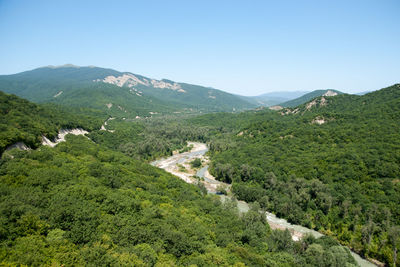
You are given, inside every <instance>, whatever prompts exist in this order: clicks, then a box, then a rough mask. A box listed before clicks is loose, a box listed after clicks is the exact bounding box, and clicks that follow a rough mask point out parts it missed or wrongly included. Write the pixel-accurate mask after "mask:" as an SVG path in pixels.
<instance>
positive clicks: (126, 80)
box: [95, 73, 186, 93]
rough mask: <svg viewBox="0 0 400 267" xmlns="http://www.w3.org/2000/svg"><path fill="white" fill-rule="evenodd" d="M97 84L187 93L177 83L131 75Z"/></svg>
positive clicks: (109, 78)
mask: <svg viewBox="0 0 400 267" xmlns="http://www.w3.org/2000/svg"><path fill="white" fill-rule="evenodd" d="M95 81H96V82H104V83H109V84H114V85H117V86H119V87H123V86H126V87H129V88H132V87H134V86H136V85H138V84H141V85H144V86H147V87H153V88H161V89H170V90H174V91H178V92H180V93H185V92H186V91H185V90H183V89H182V87H181V85H180V84H178V83H175V82H167V81H164V80H161V81H159V80H155V79H152V80H149V79H146V78H139V77H137V76H135V75H133V74H131V73H128V74H123V75H121V76H118V77H115V76H112V75H110V76H107V77H105V78H104V79H103V80H100V79H98V80H95Z"/></svg>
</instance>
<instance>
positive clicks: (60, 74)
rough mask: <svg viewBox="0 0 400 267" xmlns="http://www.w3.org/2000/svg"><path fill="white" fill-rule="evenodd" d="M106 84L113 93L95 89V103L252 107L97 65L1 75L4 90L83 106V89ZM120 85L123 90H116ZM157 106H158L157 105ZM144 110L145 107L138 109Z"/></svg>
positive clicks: (221, 108)
mask: <svg viewBox="0 0 400 267" xmlns="http://www.w3.org/2000/svg"><path fill="white" fill-rule="evenodd" d="M106 85H108V87H107V88H112V87H115V89H113V91H114V92H113V94H104V93H102V94H100V93H99V92H96V94H97V97H96V98H95V102H101V100H104V101H102V102H106V103H112V104H114V105H115V106H118V105H119V106H121V102H120V101H119V100H118V99H115V98H125V99H126V100H127V101H128V102H129V103H130V104H129V105H130V107H128V106H127V105H126V104H125V107H124V108H125V109H127V110H128V109H132V108H135V107H136V106H138V105H139V106H140V105H142V106H146V107H147V106H149V103H150V102H153V104H152V105H150V107H149V109H147V110H146V112H156V111H172V110H174V111H176V110H178V109H184V108H192V109H196V110H201V111H235V110H242V109H246V108H251V107H253V105H252V104H250V103H249V102H247V101H244V100H242V99H240V98H238V97H236V96H234V95H232V94H229V93H226V92H223V91H220V90H217V89H213V88H206V87H203V86H198V85H192V84H186V83H176V82H173V81H169V80H155V79H151V78H147V77H144V76H141V75H137V74H132V73H128V72H118V71H115V70H112V69H104V68H98V67H78V66H71V65H65V66H60V67H52V66H50V67H43V68H38V69H34V70H31V71H26V72H22V73H18V74H14V75H2V76H0V90H2V91H5V92H8V93H13V94H16V95H18V96H21V97H24V98H27V99H29V100H31V101H35V102H53V101H61V102H63V100H64V101H65V102H66V103H74V105H80V106H84V105H85V104H86V102H85V101H84V102H83V103H82V101H81V98H80V97H79V96H81V95H82V94H84V92H82V90H83V89H85V90H86V89H87V88H90V89H91V90H90V91H89V90H88V92H87V93H89V94H92V93H93V92H94V91H96V90H98V91H100V92H103V90H102V88H104V87H105V86H106ZM118 88H120V90H117V89H118ZM77 90H78V91H80V93H79V94H78V95H79V96H78V95H77V94H72V95H71V94H67V93H71V92H74V91H77ZM127 93H129V94H128V95H127ZM100 95H101V96H100ZM114 97H115V98H114ZM84 98H87V97H86V96H85V97H84ZM59 99H61V100H59ZM140 102H142V104H140ZM157 106H159V108H156V107H157ZM104 107H105V106H104ZM104 107H103V108H104ZM141 109H142V107H140V108H139V110H138V112H140V111H141ZM141 115H144V114H141Z"/></svg>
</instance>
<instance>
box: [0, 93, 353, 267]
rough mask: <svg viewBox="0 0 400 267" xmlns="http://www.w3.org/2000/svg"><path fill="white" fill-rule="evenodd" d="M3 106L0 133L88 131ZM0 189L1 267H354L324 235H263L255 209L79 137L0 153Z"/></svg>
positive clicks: (17, 105)
mask: <svg viewBox="0 0 400 267" xmlns="http://www.w3.org/2000/svg"><path fill="white" fill-rule="evenodd" d="M2 99H3V100H2V105H1V106H2V108H3V107H4V110H3V111H2V112H3V114H4V115H5V116H2V123H3V126H2V127H3V130H4V131H6V132H8V133H12V131H13V130H15V129H20V131H21V135H28V136H33V137H32V138H34V137H35V136H37V135H41V134H43V133H52V132H53V131H56V130H57V129H58V128H57V127H58V126H59V125H61V126H68V125H69V126H71V127H72V126H74V127H75V126H82V127H83V126H84V125H86V124H79V122H80V119H81V120H82V121H83V123H85V122H86V118H80V117H79V116H78V115H74V116H71V117H69V119H71V120H74V119H77V122H70V121H68V120H67V121H65V122H64V121H62V120H60V121H59V118H58V117H57V116H58V115H57V114H53V113H51V111H54V110H56V108H55V107H52V108H54V109H51V108H49V107H44V106H40V105H36V104H32V103H29V102H28V101H25V100H22V99H19V98H17V97H15V96H9V95H5V94H2ZM52 115H53V116H54V117H52ZM64 115H70V114H67V113H65V114H64ZM75 116H78V117H75ZM29 118H32V119H34V120H35V121H30V120H29ZM63 123H64V124H63ZM71 123H75V124H71ZM125 123H127V122H125ZM19 126H21V128H19ZM87 127H88V128H87V129H89V130H90V124H88V126H87ZM137 127H139V126H137ZM138 132H140V128H138ZM184 135H185V134H184ZM122 136H123V135H122ZM6 139H7V136H1V139H0V140H1V142H2V143H4V140H6ZM24 141H26V140H24ZM26 142H27V141H26ZM33 144H36V143H33ZM109 145H110V144H109ZM0 192H1V194H0V214H1V215H0V262H1V264H2V265H5V266H17V265H18V266H19V265H27V266H60V265H63V266H82V265H89V266H121V265H123V266H126V265H132V266H189V265H192V266H193V265H195V266H213V265H221V266H246V265H248V266H299V265H301V266H306V265H307V266H353V264H355V261H354V259H353V258H352V257H351V255H350V253H349V251H348V250H346V249H345V248H343V247H341V246H339V245H338V243H337V242H336V241H334V240H333V239H331V238H320V239H317V240H316V239H314V238H312V237H306V238H305V239H303V240H302V241H299V242H294V241H292V238H291V235H290V233H289V232H288V231H286V232H285V231H279V230H276V231H272V230H271V229H270V228H269V226H268V224H267V223H266V220H265V216H263V215H262V213H260V212H259V206H258V205H254V207H253V208H252V209H251V210H250V211H249V212H247V213H245V214H243V215H239V214H238V211H237V208H236V204H235V203H231V202H229V201H227V202H226V203H225V204H221V202H220V200H219V198H218V197H216V196H210V195H204V193H203V191H202V190H201V189H200V188H198V187H197V186H195V185H189V184H186V183H185V182H184V181H182V180H180V179H178V178H177V177H174V176H172V175H170V174H168V173H166V172H165V171H163V170H160V169H157V168H155V167H152V166H150V165H149V164H146V163H144V162H143V161H138V160H134V159H132V158H130V157H128V156H125V155H124V154H122V153H120V152H117V151H115V150H110V149H107V148H105V146H104V145H102V144H96V143H94V142H93V141H92V140H89V139H88V138H86V137H82V136H67V141H66V142H63V143H60V144H58V145H57V146H56V147H54V148H50V147H45V146H40V148H39V149H36V150H29V151H20V150H18V149H13V150H10V151H8V153H7V154H3V155H2V157H1V160H0Z"/></svg>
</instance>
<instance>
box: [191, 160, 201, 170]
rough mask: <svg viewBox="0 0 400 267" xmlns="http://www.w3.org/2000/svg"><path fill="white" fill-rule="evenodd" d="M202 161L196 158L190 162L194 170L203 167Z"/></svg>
mask: <svg viewBox="0 0 400 267" xmlns="http://www.w3.org/2000/svg"><path fill="white" fill-rule="evenodd" d="M201 164H202V163H201V159H199V158H196V159H194V160H193V161H192V162H190V165H192V167H193V168H199V167H201Z"/></svg>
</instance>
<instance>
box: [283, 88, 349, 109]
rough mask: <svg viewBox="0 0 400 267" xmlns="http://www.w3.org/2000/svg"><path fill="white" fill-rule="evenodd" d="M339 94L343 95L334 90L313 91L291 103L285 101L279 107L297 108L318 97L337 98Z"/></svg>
mask: <svg viewBox="0 0 400 267" xmlns="http://www.w3.org/2000/svg"><path fill="white" fill-rule="evenodd" d="M338 94H343V93H342V92H340V91H337V90H333V89H325V90H315V91H312V92H310V93H307V94H305V95H302V96H300V97H298V98H296V99H292V100H289V101H285V102H283V103H280V104H279V106H282V107H296V106H299V105H301V104H304V103H306V102H308V101H310V100H311V99H313V98H315V97H318V96H335V95H338Z"/></svg>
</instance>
